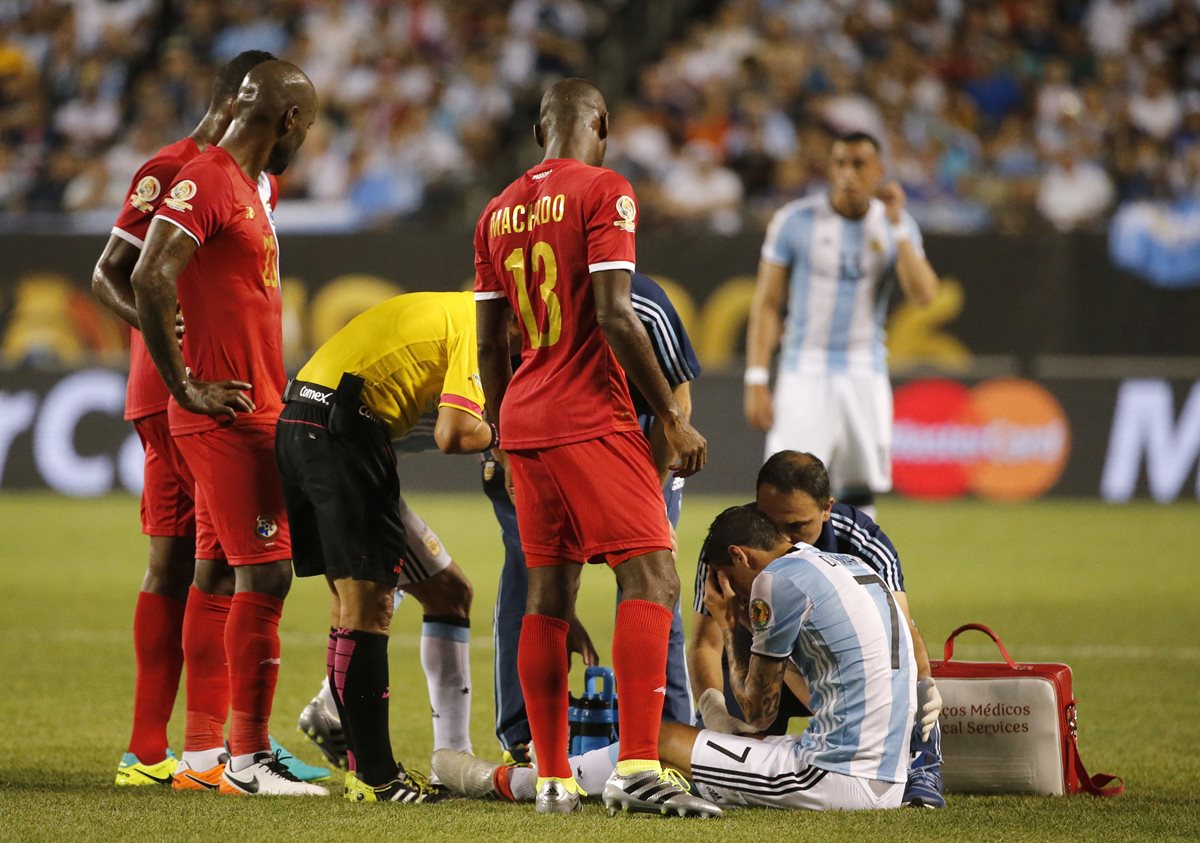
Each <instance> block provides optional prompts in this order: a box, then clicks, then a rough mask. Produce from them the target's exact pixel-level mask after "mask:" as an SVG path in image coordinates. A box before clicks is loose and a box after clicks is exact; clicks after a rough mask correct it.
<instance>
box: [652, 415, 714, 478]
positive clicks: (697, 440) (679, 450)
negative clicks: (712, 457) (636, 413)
mask: <svg viewBox="0 0 1200 843" xmlns="http://www.w3.org/2000/svg"><path fill="white" fill-rule="evenodd" d="M663 433H664V434H666V437H667V444H668V445H670V446H671V451H672V453H674V454H675V455H676V457H675V462H674V463H673V464H672V465H670V466H669V468H670V469H671V471H674V472H675V473H676V474H678V475H679V476H680V477H690V476H691V475H693V474H695V473H696V472H697V471H699V470H700V469H702V468H704V463H705V462H707V460H708V441H707V440H706V439H705V438H704V437H703V436H701V435H700V431H698V430H696V428H694V427H692V425H691V422H689V421H687V420H686V419H677V420H676V421H675V422H674V423H670V424H664V425H663Z"/></svg>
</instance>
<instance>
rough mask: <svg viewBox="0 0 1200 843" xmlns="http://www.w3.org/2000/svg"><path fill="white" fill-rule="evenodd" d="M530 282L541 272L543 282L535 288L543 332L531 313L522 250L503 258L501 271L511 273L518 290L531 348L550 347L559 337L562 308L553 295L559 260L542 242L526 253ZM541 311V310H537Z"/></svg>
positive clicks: (531, 304) (530, 301)
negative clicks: (542, 317) (542, 306)
mask: <svg viewBox="0 0 1200 843" xmlns="http://www.w3.org/2000/svg"><path fill="white" fill-rule="evenodd" d="M529 261H530V264H531V266H530V271H529V273H528V275H529V281H530V283H536V281H537V276H538V273H539V272H540V273H541V276H542V283H541V284H538V285H537V291H538V294H539V296H540V297H541V300H542V302H543V304H544V309H545V322H546V330H545V331H542V329H541V327H540V325H539V323H540V322H541V321H542V320H541V319H539V318H538V314H537V313H535V312H534V309H533V301H532V299H531V297H530V290H529V289H528V288H527V287H526V286H525V284H526V274H527V273H526V271H525V250H524V249H513V250H512V251H511V252H509V254H508V257H507V258H505V259H504V268H505V269H507V270H508V271H509V272H511V273H512V276H513V283H514V286H515V287H516V288H517V304H518V306H519V309H520V311H521V321H522V322H523V323H524V325H525V333H526V334H528V335H529V345H530V347H531V348H549V347H550V346H552V345H554V344H555V343H557V342H558V338H559V336H560V335H561V334H562V306H561V305H560V304H559V301H558V296H557V295H556V294H555V292H554V285H555V284H557V283H558V261H556V260H555V258H554V249H553V248H551V246H550V244H549V243H547V242H546V241H544V240H539V241H537V242H536V243H534V244H533V248H531V249H530V250H529ZM539 309H540V308H539Z"/></svg>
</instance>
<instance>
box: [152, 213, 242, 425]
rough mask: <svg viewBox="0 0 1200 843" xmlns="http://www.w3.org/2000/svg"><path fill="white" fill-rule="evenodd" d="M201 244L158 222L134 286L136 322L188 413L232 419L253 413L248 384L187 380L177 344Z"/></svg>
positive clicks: (158, 367) (172, 227)
mask: <svg viewBox="0 0 1200 843" xmlns="http://www.w3.org/2000/svg"><path fill="white" fill-rule="evenodd" d="M196 248H197V247H196V241H195V240H193V239H192V238H191V237H190V236H189V235H188V234H186V233H184V231H183V230H182V229H180V228H179V227H178V226H174V225H163V224H162V223H155V224H153V225H151V226H150V235H149V237H148V238H147V240H146V246H145V248H144V249H143V250H142V254H141V257H140V258H139V259H138V262H137V265H136V266H135V267H134V269H133V273H132V275H131V276H130V281H131V283H132V286H133V292H134V295H135V296H136V300H137V318H138V324H139V325H140V326H141V330H142V338H143V339H144V340H145V341H146V350H147V351H149V352H150V358H151V359H152V360H153V361H154V366H155V368H157V369H158V373H159V375H160V376H161V377H162V379H163V383H165V384H166V386H167V389H168V390H170V392H171V395H172V396H174V398H175V400H176V401H178V402H179V405H180V406H181V407H183V408H184V409H185V410H188V411H190V412H193V413H201V414H203V415H209V416H227V417H228V418H229V419H230V420H233V419H234V418H235V417H236V416H237V414H238V413H239V412H242V413H252V412H254V402H253V401H251V400H250V397H249V396H248V395H246V394H245V393H244V392H242V390H245V389H250V384H248V383H245V382H244V381H211V382H209V381H196V380H192V379H191V378H190V377H189V376H188V372H187V367H186V366H185V365H184V362H183V353H182V352H181V351H180V349H179V343H178V342H176V341H175V314H176V301H177V298H176V296H177V293H176V290H177V284H178V281H179V275H180V273H182V272H183V268H184V267H185V266H187V264H188V261H190V260H191V259H192V255H193V254H194V253H195V251H196Z"/></svg>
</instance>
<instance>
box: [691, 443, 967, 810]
mask: <svg viewBox="0 0 1200 843" xmlns="http://www.w3.org/2000/svg"><path fill="white" fill-rule="evenodd" d="M755 491H756V500H755V504H753V505H754V506H756V507H757V509H758V510H759V511H760V512H762V513H763V514H764V515H766V516H767V517H768V518H770V519H771V520H772V521H773V522H774V523H775V525H776V526H777V527H778V528H779V529H780V530H781V531H782V532H783V534H784V536H785V537H786V538H787V539H788V540H789V541H793V542H797V543H805V544H809V545H813V546H815V547H816V548H817V549H818V550H821V551H826V552H830V553H839V554H846V555H850V556H855V557H858V558H859V559H861V560H862V561H863V562H865V563H866V564H867V565H868V566H869V567H870V568H871V569H872V570H874V571H875V572H876V573H877V574H878V575H879V576H880V578H881V579H882V580H883V582H884V583H886V584H887V587H888V589H889V590H890V591H891V592H892V599H893V601H894V602H895V604H896V606H897V607H898V609H899V611H900V612H901V614H902V615H903V617H904V618H905V620H906V621H907V623H908V625H909V631H910V634H911V637H912V639H913V649H914V654H915V657H916V664H917V673H916V678H915V682H916V690H917V705H918V710H917V717H916V720H915V722H914V724H913V733H912V739H911V752H910V760H909V769H908V783H907V786H906V789H905V794H904V800H903V801H904V803H905V804H907V805H912V806H914V807H928V808H941V807H944V806H945V804H946V802H945V798H944V797H943V795H942V778H941V731H940V728H939V726H938V716H939V714H940V711H941V707H942V702H941V696H940V694H939V693H938V689H937V685H936V683H935V682H934V680H933V677H932V675H931V669H930V663H929V654H928V651H927V649H926V647H925V642H924V640H923V639H922V637H921V633H920V631H919V630H918V629H917V626H916V624H915V623H914V622H913V619H912V614H911V612H910V610H909V603H908V594H907V592H906V586H905V580H904V572H903V570H902V569H901V565H900V556H899V553H898V552H897V550H896V548H895V546H894V545H893V544H892V542H891V540H890V539H889V538H888V536H887V534H886V533H885V532H884V531H883V530H882V529H881V528H880V527H879V525H878V524H876V523H875V522H874V521H872V520H871V518H870V517H869V516H867V515H866V514H865V513H863V512H862V511H861V510H858V509H855V508H854V507H852V506H847V505H845V504H843V503H839V502H835V501H834V500H833V497H832V495H831V494H830V485H829V475H828V473H827V472H826V470H825V466H824V464H822V462H821V461H820V460H819V459H817V458H816V457H815V456H813V455H812V454H806V453H799V452H797V451H780V452H779V453H777V454H773V455H772V456H771V458H770V459H768V460H767V461H766V462H765V463H764V464H763V466H762V468H761V469H759V472H758V479H757V483H756V488H755ZM709 549H710V548H709V545H708V544H706V545H705V546H704V548H703V549H702V550H701V552H700V558H699V560H698V563H697V566H696V580H695V594H696V598H695V604H694V606H693V609H694V610H695V614H694V616H693V622H692V637H691V641H690V645H689V648H688V665H689V667H690V672H691V678H692V689H693V693H694V695H695V697H696V701H697V704H698V707H699V709H700V713H701V716H702V720H703V723H704V725H705V726H707V727H708V728H710V729H716V730H718V731H723V732H728V733H732V734H736V733H748V732H754V731H757V730H756V729H754V728H752V727H750V726H749V725H748V724H746V723H745V721H744V720H742V719H741V718H742V716H743V715H742V711H741V709H740V707H739V705H738V701H737V698H736V697H735V696H734V694H733V690H732V687H731V684H730V680H729V669H728V663H727V660H726V659H725V657H724V646H723V642H722V639H721V633H720V629H719V628H718V627H717V624H716V621H715V620H714V619H713V618H712V617H711V615H710V614H709V612H708V609H707V607H706V606H705V605H704V591H705V585H706V583H707V580H708V572H709V565H708V561H707V560H708V552H709ZM734 636H735V643H736V644H737V646H738V648H739V650H740V651H741V652H743V653H749V652H750V644H751V635H750V632H749V631H748V630H747V629H745V628H742V627H739V628H737V629H735V631H734ZM786 684H787V687H786V688H785V689H784V691H783V694H782V698H781V700H780V705H779V711H778V715H777V717H776V719H775V721H774V722H773V723H771V724H770V725H768V726H767V727H766V729H765V731H766V732H767V733H768V734H774V735H778V734H783V733H784V732H786V731H787V728H788V720H789V719H790V718H791V717H808V716H810V714H811V712H810V711H809V708H808V706H807V703H808V689H807V688H806V687H805V685H804V682H803V680H802V678H801V677H800V676H799V675H798V674H796V673H794V672H792V671H789V672H788V673H787V675H786Z"/></svg>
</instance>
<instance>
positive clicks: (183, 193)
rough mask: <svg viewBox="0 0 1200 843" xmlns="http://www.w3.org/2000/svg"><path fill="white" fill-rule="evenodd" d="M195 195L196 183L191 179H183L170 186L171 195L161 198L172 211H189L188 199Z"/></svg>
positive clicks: (190, 208)
mask: <svg viewBox="0 0 1200 843" xmlns="http://www.w3.org/2000/svg"><path fill="white" fill-rule="evenodd" d="M195 195H196V183H195V182H194V181H192V180H191V179H184V180H183V181H181V182H180V183H179V184H177V185H175V186H174V187H172V188H171V195H170V196H168V197H167V198H166V199H164V200H163V204H164V205H166V206H167V207H168V208H170V209H171V210H173V211H190V210H192V206H191V205H190V204H189V203H188V200H189V199H191V198H192V197H193V196H195Z"/></svg>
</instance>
